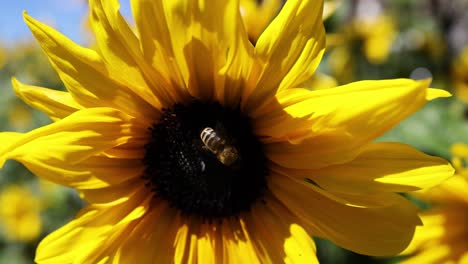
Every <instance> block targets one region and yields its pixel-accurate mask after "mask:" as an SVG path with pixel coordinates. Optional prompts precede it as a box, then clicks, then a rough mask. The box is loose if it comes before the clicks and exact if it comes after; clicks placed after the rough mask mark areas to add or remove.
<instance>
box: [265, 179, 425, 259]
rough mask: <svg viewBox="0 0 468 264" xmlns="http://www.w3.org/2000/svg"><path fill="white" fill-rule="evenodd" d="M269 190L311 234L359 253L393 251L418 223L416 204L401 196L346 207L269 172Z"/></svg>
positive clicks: (391, 252)
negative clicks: (387, 203) (384, 203)
mask: <svg viewBox="0 0 468 264" xmlns="http://www.w3.org/2000/svg"><path fill="white" fill-rule="evenodd" d="M270 190H271V191H272V192H273V194H274V195H275V196H276V197H277V198H278V199H279V200H280V201H281V202H282V203H283V204H284V205H285V206H286V207H288V208H289V210H291V212H292V213H294V214H296V215H297V217H299V218H300V219H301V221H302V222H303V223H304V224H305V225H307V228H310V229H311V230H313V232H316V233H314V234H312V235H317V236H320V237H323V238H326V239H329V240H331V241H332V242H334V243H336V244H337V245H339V246H341V247H344V248H346V249H349V250H351V251H354V252H357V253H360V254H365V255H372V256H389V255H394V254H397V253H398V252H400V251H402V250H403V249H404V248H405V247H406V246H407V245H408V244H409V242H410V240H411V237H412V236H413V233H414V229H415V227H416V226H417V225H420V224H421V221H420V220H419V218H418V216H417V208H416V207H415V206H414V205H412V204H411V203H410V202H408V201H406V200H405V199H404V198H401V200H400V203H398V204H395V205H392V206H386V207H375V208H358V207H350V206H347V205H344V204H341V203H338V202H336V201H333V200H331V199H329V198H327V197H325V196H323V195H320V194H318V193H317V192H315V191H311V190H310V189H309V188H307V186H306V185H304V184H300V183H298V182H296V181H292V180H290V179H288V178H287V177H282V176H278V175H270ZM307 228H306V229H307Z"/></svg>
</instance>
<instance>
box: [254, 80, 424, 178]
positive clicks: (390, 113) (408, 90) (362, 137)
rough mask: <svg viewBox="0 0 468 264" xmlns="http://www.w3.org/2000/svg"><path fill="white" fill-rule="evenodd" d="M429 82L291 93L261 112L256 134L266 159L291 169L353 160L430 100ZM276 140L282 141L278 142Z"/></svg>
mask: <svg viewBox="0 0 468 264" xmlns="http://www.w3.org/2000/svg"><path fill="white" fill-rule="evenodd" d="M427 85H428V82H427V81H413V80H409V79H396V80H384V81H361V82H355V83H352V84H348V85H344V86H340V87H336V88H331V89H323V90H318V91H309V90H306V89H288V90H286V91H284V92H282V93H280V94H279V95H278V102H275V100H271V101H270V102H269V103H268V104H267V105H266V106H265V107H264V108H263V109H259V110H258V111H257V113H256V114H254V118H255V119H256V122H255V124H256V127H255V131H256V133H257V134H259V135H262V136H264V138H266V139H265V141H266V142H268V141H269V142H273V143H271V144H268V145H267V146H266V149H267V155H268V157H269V158H270V159H271V160H272V161H274V162H275V163H278V164H280V165H281V166H284V167H288V168H302V169H305V168H309V169H310V168H319V167H324V166H328V165H331V164H336V163H344V162H346V161H350V160H352V159H353V158H354V157H356V155H357V154H359V152H360V151H362V147H364V146H365V145H366V144H368V143H369V142H371V141H372V140H374V139H375V138H377V137H378V136H380V135H382V134H383V133H385V132H386V131H388V130H389V129H391V128H392V127H394V126H395V125H396V124H398V123H399V122H400V121H402V120H403V119H404V118H406V117H408V116H409V115H410V114H412V113H414V112H415V111H416V110H418V109H419V108H421V107H422V106H423V105H424V103H425V102H426V90H427V89H426V88H427ZM275 141H278V142H275Z"/></svg>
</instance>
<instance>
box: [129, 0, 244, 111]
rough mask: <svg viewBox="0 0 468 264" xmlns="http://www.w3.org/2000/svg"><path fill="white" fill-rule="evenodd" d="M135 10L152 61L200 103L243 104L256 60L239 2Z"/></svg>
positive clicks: (162, 4) (140, 3)
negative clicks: (243, 93)
mask: <svg viewBox="0 0 468 264" xmlns="http://www.w3.org/2000/svg"><path fill="white" fill-rule="evenodd" d="M132 6H133V7H134V16H135V18H136V22H137V26H138V29H139V31H140V35H141V41H142V47H143V52H144V54H145V58H146V60H147V61H149V62H150V63H152V65H153V66H154V67H156V66H158V67H159V65H162V68H163V70H164V71H167V72H173V74H175V79H176V80H175V81H177V82H180V80H179V79H182V80H183V84H184V85H185V86H186V87H187V89H188V90H189V91H190V93H191V94H192V95H193V96H195V97H197V98H203V99H205V100H210V99H213V98H217V99H218V100H219V101H220V102H221V103H225V104H234V103H238V101H239V97H240V95H241V94H242V89H243V87H244V85H243V84H244V79H245V78H242V77H245V75H247V73H248V72H249V67H250V66H249V64H250V59H249V58H250V57H251V56H252V55H251V54H253V48H252V46H251V44H250V43H249V42H248V39H247V34H246V32H245V30H244V28H243V26H242V21H241V18H240V15H239V3H238V1H206V0H204V1H188V2H187V1H147V0H134V1H132ZM167 28H170V29H171V30H170V31H168V30H167ZM179 75H180V76H181V77H177V76H179Z"/></svg>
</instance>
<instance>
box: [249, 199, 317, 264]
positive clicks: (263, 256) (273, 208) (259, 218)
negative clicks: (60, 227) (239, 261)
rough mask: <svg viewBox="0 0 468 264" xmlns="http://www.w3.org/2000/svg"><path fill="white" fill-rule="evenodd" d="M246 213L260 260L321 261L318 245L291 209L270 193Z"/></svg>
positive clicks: (278, 261) (262, 261)
mask: <svg viewBox="0 0 468 264" xmlns="http://www.w3.org/2000/svg"><path fill="white" fill-rule="evenodd" d="M265 201H266V202H265V203H258V204H256V205H255V206H254V208H252V210H251V212H250V213H249V215H248V216H247V219H248V220H247V229H248V231H249V232H250V234H251V237H252V243H253V244H254V246H255V248H256V251H257V255H258V256H259V259H260V260H261V263H282V262H285V263H318V260H317V257H316V248H315V244H314V242H313V240H312V238H311V236H310V235H309V234H307V233H306V232H305V231H304V229H303V228H302V227H301V226H300V225H298V224H297V222H296V221H295V217H294V216H293V215H292V214H291V213H290V211H289V210H288V209H287V208H285V207H284V206H283V205H282V204H281V203H279V202H278V201H277V200H276V199H275V198H274V197H271V196H270V195H267V196H266V198H265Z"/></svg>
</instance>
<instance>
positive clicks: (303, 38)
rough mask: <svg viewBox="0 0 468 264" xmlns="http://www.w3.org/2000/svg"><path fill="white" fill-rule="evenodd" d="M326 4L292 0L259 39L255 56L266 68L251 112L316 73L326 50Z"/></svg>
mask: <svg viewBox="0 0 468 264" xmlns="http://www.w3.org/2000/svg"><path fill="white" fill-rule="evenodd" d="M322 10H323V1H316V0H289V1H287V2H286V3H285V4H284V6H283V8H282V10H281V11H280V13H279V14H278V15H277V16H276V18H275V19H274V20H273V21H272V22H271V23H270V25H269V26H268V27H267V28H266V29H265V31H264V32H263V33H262V35H261V36H260V38H259V40H258V42H257V44H256V46H255V53H256V55H257V56H258V58H259V59H260V61H261V62H262V63H263V65H264V67H263V70H262V73H261V77H260V79H259V81H258V83H257V88H256V90H254V91H253V93H252V94H251V95H250V96H251V98H249V105H248V106H247V108H248V109H250V108H256V107H258V106H259V105H260V104H261V103H263V102H264V100H265V97H269V96H273V95H274V94H275V93H276V91H277V90H279V91H281V90H283V89H286V88H291V87H296V86H297V85H298V84H301V83H303V82H304V81H306V80H308V79H309V78H310V77H311V76H312V75H313V73H314V71H315V69H316V68H317V66H318V64H319V63H320V59H321V58H322V55H323V52H324V50H325V30H324V27H323V23H322Z"/></svg>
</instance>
